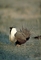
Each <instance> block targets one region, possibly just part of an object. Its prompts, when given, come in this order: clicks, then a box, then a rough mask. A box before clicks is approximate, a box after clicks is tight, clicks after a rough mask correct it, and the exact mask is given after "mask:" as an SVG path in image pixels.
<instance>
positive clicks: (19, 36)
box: [15, 32, 26, 43]
mask: <svg viewBox="0 0 41 60" xmlns="http://www.w3.org/2000/svg"><path fill="white" fill-rule="evenodd" d="M15 37H16V39H17V40H18V41H19V42H20V43H24V42H25V41H26V38H25V37H24V35H23V34H22V32H17V33H16V34H15Z"/></svg>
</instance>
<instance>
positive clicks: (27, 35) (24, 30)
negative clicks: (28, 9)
mask: <svg viewBox="0 0 41 60" xmlns="http://www.w3.org/2000/svg"><path fill="white" fill-rule="evenodd" d="M20 31H21V32H23V34H24V35H25V37H26V38H28V37H30V31H28V30H27V28H26V29H24V28H22V29H21V30H20Z"/></svg>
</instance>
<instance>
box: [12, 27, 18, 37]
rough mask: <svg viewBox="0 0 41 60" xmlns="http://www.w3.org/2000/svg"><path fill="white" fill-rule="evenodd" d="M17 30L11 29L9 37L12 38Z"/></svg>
mask: <svg viewBox="0 0 41 60" xmlns="http://www.w3.org/2000/svg"><path fill="white" fill-rule="evenodd" d="M16 32H17V30H16V28H12V30H11V36H12V37H14V35H15V34H16Z"/></svg>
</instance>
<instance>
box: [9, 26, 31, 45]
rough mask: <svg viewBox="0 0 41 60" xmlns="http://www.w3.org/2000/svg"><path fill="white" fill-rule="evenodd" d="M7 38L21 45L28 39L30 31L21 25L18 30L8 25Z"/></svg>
mask: <svg viewBox="0 0 41 60" xmlns="http://www.w3.org/2000/svg"><path fill="white" fill-rule="evenodd" d="M9 38H10V41H11V42H13V43H15V45H17V44H18V45H22V44H24V43H26V42H27V41H28V40H29V38H30V31H29V30H28V29H27V28H23V27H22V29H20V30H19V31H18V30H17V29H16V28H14V27H10V35H9Z"/></svg>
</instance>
